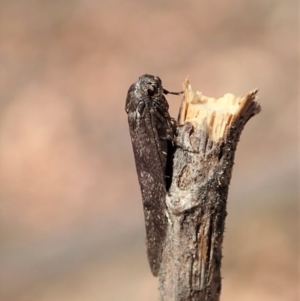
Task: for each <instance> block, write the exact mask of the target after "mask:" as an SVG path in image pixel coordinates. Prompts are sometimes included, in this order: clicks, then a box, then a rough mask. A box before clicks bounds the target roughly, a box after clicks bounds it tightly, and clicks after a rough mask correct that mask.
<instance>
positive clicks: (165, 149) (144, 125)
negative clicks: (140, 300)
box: [125, 74, 181, 276]
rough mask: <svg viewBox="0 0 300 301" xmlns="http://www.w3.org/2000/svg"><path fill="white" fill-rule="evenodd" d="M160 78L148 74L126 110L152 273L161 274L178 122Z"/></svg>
mask: <svg viewBox="0 0 300 301" xmlns="http://www.w3.org/2000/svg"><path fill="white" fill-rule="evenodd" d="M168 93H170V94H180V93H181V92H179V93H173V92H168V91H167V90H165V89H164V88H163V86H162V82H161V79H160V78H159V77H158V76H153V75H149V74H145V75H143V76H141V77H140V78H139V79H138V81H137V82H136V83H134V84H132V85H131V86H130V88H129V90H128V94H127V98H126V106H125V110H126V113H127V114H128V124H129V130H130V136H131V142H132V147H133V152H134V158H135V164H136V170H137V175H138V179H139V183H140V188H141V193H142V199H143V207H144V215H145V224H146V233H147V253H148V260H149V263H150V267H151V271H152V274H153V275H154V276H157V275H158V272H159V268H160V261H161V254H162V250H163V243H164V239H165V236H166V231H167V223H168V219H167V212H166V204H165V199H166V195H167V189H168V187H169V186H170V181H171V172H172V168H171V161H172V155H173V149H174V146H173V141H174V135H175V121H174V119H172V118H171V117H170V115H169V111H168V110H169V105H168V102H167V100H166V98H165V96H164V94H168Z"/></svg>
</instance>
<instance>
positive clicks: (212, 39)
mask: <svg viewBox="0 0 300 301" xmlns="http://www.w3.org/2000/svg"><path fill="white" fill-rule="evenodd" d="M297 6H298V4H297V1H296V0H292V1H277V0H272V1H271V0H263V1H261V0H237V1H234V0H231V1H214V0H213V1H199V0H198V1H196V0H195V1H192V0H185V1H175V0H172V1H171V0H169V1H167V0H165V1H141V0H139V1H138V0H130V1H129V0H128V1H121V0H110V1H105V0H104V1H93V0H64V1H58V0H51V1H50V0H48V1H46V0H44V1H42V0H23V1H21V0H20V1H17V0H1V1H0V62H1V69H0V100H1V102H0V106H1V110H0V114H1V115H0V122H1V126H0V144H1V147H0V186H1V187H0V227H1V236H0V239H1V247H0V294H1V301H2V300H3V301H25V300H28V301H54V300H55V301H57V300H59V301H60V300H63V301H68V300H72V301H83V300H88V301H94V300H95V301H96V300H97V301H98V300H108V301H115V300H124V301H127V300H128V301H135V300H136V301H137V300H143V301H151V300H157V299H158V292H157V279H156V278H153V277H152V275H151V272H150V268H149V266H148V262H147V258H146V247H145V230H144V221H143V211H142V203H141V196H140V192H139V186H138V181H137V176H136V174H135V166H134V161H133V153H132V149H131V142H130V138H129V132H128V126H127V116H126V114H125V111H124V105H125V98H126V93H127V90H128V88H129V86H130V85H131V84H132V83H133V82H134V81H136V80H137V78H138V77H139V76H140V75H142V74H144V73H150V74H155V75H159V76H160V77H161V78H162V80H163V84H164V87H165V88H166V89H169V90H171V91H176V90H180V89H181V84H182V82H183V80H184V78H185V77H186V76H187V75H188V76H189V78H190V80H191V83H192V86H193V88H194V89H197V90H200V91H202V92H203V93H204V94H205V95H208V96H215V97H220V96H222V95H223V94H225V93H227V92H232V93H234V94H236V95H244V94H245V93H247V92H248V91H250V90H253V89H254V88H256V87H258V88H259V89H260V91H259V98H260V100H261V105H262V109H263V110H262V112H261V113H260V114H259V115H258V116H256V117H254V118H253V119H251V120H250V122H249V124H247V126H246V128H245V130H244V132H243V134H242V137H241V141H240V144H239V146H238V150H237V154H236V160H235V163H236V164H235V167H234V171H233V178H232V182H231V183H232V184H231V187H230V194H229V198H228V213H229V214H228V217H227V220H226V228H227V231H226V233H225V239H224V259H223V269H222V274H223V277H224V279H223V289H222V300H223V301H231V300H243V301H248V300H249V301H250V300H264V301H268V300H272V301H277V300H278V301H279V300H280V301H282V300H291V301H293V300H297V293H298V289H297V286H298V285H299V279H298V266H297V264H298V254H297V245H298V238H299V236H298V227H299V225H298V223H297V220H298V195H297V184H298V178H297V176H298V175H297V165H298V159H299V158H298V157H297V123H296V121H297V109H298V108H297V103H298V97H299V95H298V90H297V84H298V78H297V77H298V72H297V71H298V70H297V69H298V48H297V47H298V37H299V36H298V32H297V17H298V16H297V14H298V7H297ZM180 99H181V98H180V97H176V96H169V97H168V100H169V103H170V106H171V109H170V110H171V114H172V115H173V116H176V115H177V111H178V108H179V104H180Z"/></svg>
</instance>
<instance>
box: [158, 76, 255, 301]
mask: <svg viewBox="0 0 300 301" xmlns="http://www.w3.org/2000/svg"><path fill="white" fill-rule="evenodd" d="M184 90H185V95H184V101H183V103H182V106H181V110H180V115H179V123H180V125H179V126H178V139H177V144H178V145H179V146H178V148H177V150H176V152H175V155H174V167H173V179H172V185H171V188H170V190H169V194H168V196H167V199H166V204H167V213H166V214H167V216H168V220H169V225H168V231H167V237H166V240H165V245H164V250H163V254H162V263H161V269H160V272H159V285H160V299H161V301H187V300H189V301H196V300H197V301H204V300H206V301H217V300H219V297H220V292H221V260H222V241H223V233H224V224H225V217H226V214H227V213H226V200H227V195H228V188H229V184H230V179H231V173H232V167H233V162H234V154H235V150H236V147H237V143H238V141H239V137H240V135H241V132H242V130H243V128H244V126H245V124H246V123H247V121H248V120H249V119H250V118H251V117H252V116H254V115H255V114H257V113H259V111H260V105H259V102H258V100H257V98H256V93H257V91H254V92H251V93H249V94H247V95H246V96H245V97H241V98H237V97H234V96H233V95H226V96H224V98H222V99H219V100H214V99H210V98H206V97H204V96H203V95H201V94H199V93H198V94H197V93H195V92H193V91H192V90H191V87H190V85H189V83H188V81H186V82H185V83H184Z"/></svg>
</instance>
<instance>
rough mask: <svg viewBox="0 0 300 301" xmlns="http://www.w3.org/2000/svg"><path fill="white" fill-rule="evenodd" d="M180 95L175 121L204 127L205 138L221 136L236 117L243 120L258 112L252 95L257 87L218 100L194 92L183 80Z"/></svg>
mask: <svg viewBox="0 0 300 301" xmlns="http://www.w3.org/2000/svg"><path fill="white" fill-rule="evenodd" d="M183 90H184V98H183V101H182V104H181V108H180V112H179V124H181V125H182V124H184V123H185V122H191V123H192V124H193V125H194V126H195V125H202V124H203V123H204V122H205V124H206V127H207V132H208V135H209V138H210V139H211V140H213V141H218V140H219V139H220V138H225V136H226V133H227V130H228V129H229V128H230V126H232V124H233V123H234V122H235V121H237V120H238V119H240V118H244V119H245V123H246V122H247V121H248V119H250V118H251V117H252V116H254V115H255V114H257V113H259V111H260V104H259V101H258V99H257V97H256V94H257V92H258V90H257V89H256V90H254V91H252V92H250V93H248V94H247V95H246V96H240V97H237V96H234V95H233V94H231V93H227V94H225V95H224V96H223V97H221V98H219V99H215V98H212V97H207V96H204V95H203V94H202V93H201V92H198V91H197V92H194V91H193V90H192V88H191V85H190V83H189V80H188V79H185V81H184V83H183Z"/></svg>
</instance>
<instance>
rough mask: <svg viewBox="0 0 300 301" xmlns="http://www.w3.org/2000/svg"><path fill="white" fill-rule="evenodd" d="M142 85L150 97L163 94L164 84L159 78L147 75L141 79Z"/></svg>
mask: <svg viewBox="0 0 300 301" xmlns="http://www.w3.org/2000/svg"><path fill="white" fill-rule="evenodd" d="M139 81H140V84H141V86H142V89H143V90H144V92H146V93H147V94H148V95H149V96H154V95H157V94H158V95H160V94H162V90H163V89H162V83H161V79H160V78H159V77H158V76H154V75H149V74H145V75H143V76H141V77H140V78H139Z"/></svg>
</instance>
